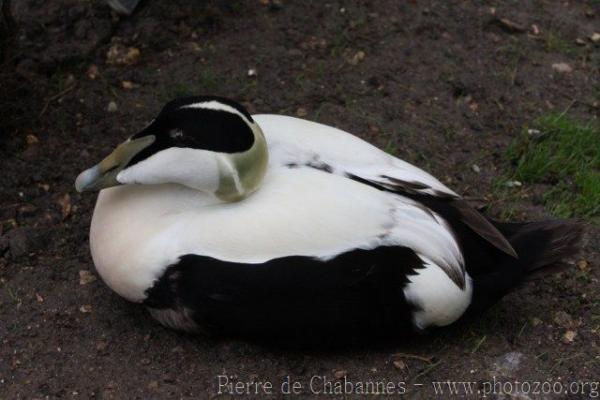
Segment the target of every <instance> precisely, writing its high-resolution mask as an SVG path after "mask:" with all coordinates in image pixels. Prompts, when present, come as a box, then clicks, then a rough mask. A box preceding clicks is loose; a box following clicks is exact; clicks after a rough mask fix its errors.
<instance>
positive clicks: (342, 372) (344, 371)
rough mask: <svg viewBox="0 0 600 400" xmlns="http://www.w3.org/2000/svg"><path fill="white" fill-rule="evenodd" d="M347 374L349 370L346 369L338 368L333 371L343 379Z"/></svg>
mask: <svg viewBox="0 0 600 400" xmlns="http://www.w3.org/2000/svg"><path fill="white" fill-rule="evenodd" d="M346 375H348V371H346V370H345V369H338V370H336V371H335V372H334V373H333V376H335V377H336V378H337V379H342V378H343V377H345V376H346Z"/></svg>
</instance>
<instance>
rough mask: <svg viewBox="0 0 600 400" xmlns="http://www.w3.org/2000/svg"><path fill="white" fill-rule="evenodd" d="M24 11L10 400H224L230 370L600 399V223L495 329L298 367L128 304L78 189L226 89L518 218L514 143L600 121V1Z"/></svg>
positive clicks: (8, 56) (9, 287)
mask: <svg viewBox="0 0 600 400" xmlns="http://www.w3.org/2000/svg"><path fill="white" fill-rule="evenodd" d="M12 3H13V4H12V15H13V18H14V21H15V24H16V25H15V28H14V30H13V31H12V34H11V35H10V37H8V38H7V37H6V36H4V37H3V41H4V42H5V43H8V45H7V46H6V49H7V53H5V55H4V56H5V57H4V58H5V59H4V61H3V64H2V66H1V67H0V77H1V79H2V83H1V84H2V92H3V93H2V99H1V100H0V101H1V103H0V121H1V123H0V129H1V134H2V136H1V137H0V151H1V153H0V154H1V157H0V184H1V188H2V190H1V193H0V221H1V224H0V318H1V322H0V341H1V347H0V399H55V398H61V399H63V398H69V399H70V398H82V399H87V398H96V399H111V398H114V399H126V398H127V399H128V398H131V399H134V398H135V399H158V398H182V399H204V398H211V397H215V396H217V395H218V394H219V379H221V383H223V382H224V379H225V378H224V377H221V378H219V375H225V376H228V377H229V379H230V382H231V381H234V382H235V381H238V380H239V381H241V382H246V381H259V382H263V383H265V382H271V384H272V385H273V390H272V392H273V394H272V395H271V397H273V398H279V397H282V396H284V394H282V392H281V384H282V382H284V380H285V379H286V376H290V377H291V378H290V379H291V380H292V381H298V382H300V385H301V386H302V388H300V389H299V392H300V393H299V394H298V395H290V397H297V398H301V397H309V396H311V395H314V394H315V393H317V394H318V393H319V392H321V395H322V396H323V397H324V398H326V397H332V396H334V394H335V393H336V389H335V387H336V386H335V384H336V382H341V383H343V384H346V383H347V382H350V383H351V384H353V385H355V386H354V389H351V391H353V392H354V394H353V395H352V394H351V395H349V396H347V397H353V396H356V397H357V398H362V397H364V396H362V395H360V392H359V391H358V390H357V389H356V385H357V384H358V383H360V382H362V383H366V382H368V381H372V382H373V381H375V382H386V383H387V382H392V383H393V384H395V385H396V387H398V386H401V385H399V383H402V382H405V386H404V389H405V393H403V394H402V393H398V392H400V391H401V390H399V391H397V392H396V394H394V395H391V396H390V397H400V396H401V395H402V396H404V397H406V398H413V399H420V398H423V399H428V398H432V396H433V394H434V392H433V391H434V388H433V387H432V384H431V382H436V381H446V380H452V381H469V382H471V381H473V382H477V383H476V384H475V386H473V389H474V390H475V391H477V390H478V389H479V390H480V393H479V394H473V395H471V396H467V397H472V398H476V397H483V396H484V391H485V390H489V389H490V386H486V384H485V383H484V382H486V381H490V380H492V382H493V379H496V380H497V381H499V382H511V383H512V384H513V387H514V389H513V390H512V396H513V398H519V399H527V398H562V397H565V398H590V397H594V392H593V390H592V389H593V385H588V386H587V387H583V389H582V387H581V386H577V385H575V386H573V385H571V387H570V388H568V385H569V383H570V382H574V381H578V382H582V383H584V382H588V383H590V382H591V383H593V382H596V385H598V383H597V382H598V381H600V301H599V294H600V288H599V285H598V279H599V278H600V272H599V270H600V269H599V266H600V257H599V256H598V252H597V249H598V248H600V230H599V229H598V226H597V225H592V224H588V226H587V229H586V230H587V233H586V235H585V238H584V241H583V243H582V247H583V251H582V253H581V255H580V256H579V257H578V258H576V259H574V260H572V265H570V267H569V268H568V269H567V270H566V271H565V272H562V273H558V274H553V275H548V276H546V277H544V278H543V279H541V280H538V281H535V282H531V283H528V284H527V285H525V286H524V287H523V288H521V289H520V290H518V291H516V292H514V293H513V294H511V295H509V296H508V297H506V298H505V299H504V300H503V301H502V302H501V303H500V304H498V305H497V306H495V307H494V308H493V309H491V310H490V311H489V312H487V313H486V314H485V315H483V316H482V317H481V318H480V319H478V320H474V321H463V322H460V323H459V324H457V325H456V326H453V327H450V328H448V329H443V330H440V331H437V332H433V333H431V334H429V335H425V336H421V337H416V338H414V339H403V340H402V341H400V342H399V343H396V344H394V345H391V346H390V345H386V346H379V345H377V344H375V343H366V344H365V346H364V347H360V348H353V349H342V350H340V349H338V350H335V351H328V352H323V351H319V352H316V351H289V350H282V349H275V348H270V347H269V346H264V345H256V344H251V343H245V342H243V341H232V340H218V339H207V338H204V337H195V336H190V335H185V334H180V333H177V332H173V331H171V330H168V329H165V328H163V327H161V326H160V325H158V323H156V322H154V321H153V320H152V319H151V318H150V316H149V315H148V314H147V313H146V311H145V310H144V309H143V308H141V307H140V306H138V305H135V304H130V303H128V302H126V301H125V300H123V299H121V298H119V297H118V296H117V295H116V294H114V293H112V292H111V291H110V290H109V289H108V288H107V287H106V286H105V285H104V284H103V283H102V281H101V280H100V279H95V278H97V275H96V272H95V270H94V267H93V264H92V261H91V258H90V254H89V247H88V228H89V223H90V217H91V213H92V210H93V205H94V201H95V195H93V194H85V195H80V194H78V193H76V192H75V191H74V189H73V182H74V179H75V177H76V176H77V174H78V173H79V172H80V171H82V170H83V169H84V168H87V167H89V166H91V165H93V164H94V163H96V162H97V161H98V160H100V159H101V157H103V156H104V155H106V154H107V153H108V152H109V151H110V149H111V148H113V147H114V146H115V145H116V144H117V143H118V142H120V141H122V140H123V139H124V138H126V137H127V136H129V135H131V134H133V133H135V132H137V130H139V129H141V128H142V127H143V126H144V125H145V124H146V123H147V122H148V121H149V120H151V119H152V118H153V116H154V115H155V114H156V113H157V112H158V110H159V109H160V107H161V105H162V104H163V103H164V102H165V101H167V100H169V99H170V98H173V97H176V96H180V95H184V94H190V93H195V94H218V95H222V96H227V97H231V98H234V99H238V100H240V101H242V102H243V103H244V104H246V105H247V107H248V108H249V109H250V110H251V111H252V112H261V113H266V112H269V113H283V114H289V115H298V116H303V117H305V118H308V119H312V120H316V121H319V122H323V123H326V124H330V125H334V126H337V127H340V128H343V129H345V130H348V131H350V132H353V133H355V134H357V135H359V136H361V137H363V138H365V139H367V140H369V141H371V142H372V143H375V144H377V145H378V146H380V147H382V148H385V149H386V150H388V151H390V152H392V153H394V154H396V155H397V156H399V157H401V158H404V159H405V160H407V161H410V162H413V163H416V164H417V165H420V166H422V167H423V168H425V169H427V170H429V171H430V172H432V173H433V174H434V175H437V176H438V177H440V178H441V179H442V180H443V181H445V182H446V183H447V184H449V185H450V186H451V187H452V188H454V189H455V190H457V191H459V192H460V193H462V194H464V195H465V196H470V197H472V198H473V199H474V200H477V201H480V202H482V203H491V207H490V212H491V213H492V214H493V215H501V212H502V211H503V206H504V204H502V202H501V201H498V199H497V198H496V196H495V194H494V193H495V192H494V182H495V181H496V180H497V178H498V176H500V175H501V174H502V173H504V171H506V169H507V168H510V165H508V163H507V161H506V159H505V157H504V152H505V149H506V146H507V145H508V143H509V142H510V140H511V138H513V137H515V136H516V135H518V134H520V132H522V130H523V129H524V127H526V126H527V125H528V124H530V123H531V121H533V120H534V119H535V118H537V117H538V116H540V115H543V114H545V113H549V112H567V113H568V114H569V115H572V116H574V117H576V118H582V119H583V120H590V119H593V118H597V116H598V114H599V113H600V108H599V106H598V103H599V101H600V73H599V69H600V44H598V43H594V42H593V41H592V40H591V35H592V34H593V33H594V31H596V32H599V31H600V3H599V2H598V1H594V0H588V1H558V0H547V1H544V0H535V1H534V0H523V1H519V2H516V1H504V2H493V1H476V2H475V1H474V2H471V1H445V0H439V1H420V0H413V1H394V0H381V1H366V0H364V1H348V2H342V1H335V0H331V1H302V2H301V1H288V0H280V1H275V0H271V1H258V0H252V1H250V0H248V1H225V0H223V1H216V0H211V1H197V2H187V1H183V0H178V1H173V2H161V1H153V0H147V1H142V3H141V4H140V6H139V8H138V9H137V10H136V12H135V13H134V15H132V16H131V17H129V18H119V17H117V16H116V15H113V14H111V12H110V10H109V8H108V7H107V6H105V4H104V3H103V2H102V1H97V2H96V1H91V0H90V1H85V0H79V1H75V0H61V1H48V2H46V1H41V0H18V1H13V2H12ZM5 40H8V41H7V42H6V41H5ZM563 64H564V65H563ZM474 165H475V166H474ZM525 193H526V195H525V196H521V197H522V198H520V199H519V201H518V205H517V207H516V210H515V213H514V214H515V215H516V217H517V218H518V219H542V218H547V217H549V214H548V212H547V211H546V210H545V209H544V207H543V206H542V205H541V203H542V201H541V198H540V189H539V188H537V190H536V188H532V190H531V191H530V192H527V191H526V192H525ZM527 193H529V195H527ZM258 312H260V310H258ZM324 317H325V318H326V316H324ZM365 323H368V321H365ZM339 335H340V337H341V336H343V335H344V332H343V331H341V332H339ZM315 377H316V378H315ZM344 377H345V378H344ZM311 379H312V383H313V386H312V387H311V385H310V384H311ZM515 380H518V381H528V382H531V391H533V389H534V386H535V382H540V386H538V393H541V392H542V388H544V387H545V388H546V389H547V388H548V385H545V386H541V384H542V383H544V382H550V384H552V385H554V386H553V387H555V388H560V387H561V386H560V385H563V386H562V390H560V392H561V394H560V395H556V394H538V393H534V394H531V393H529V394H527V393H525V392H526V390H525V388H523V387H521V389H519V388H518V386H517V384H514V381H515ZM324 382H329V383H330V386H327V385H323V383H324ZM557 382H558V383H557ZM419 384H423V386H421V385H419ZM347 387H349V386H348V385H347V384H346V388H345V389H344V390H347ZM497 387H498V386H496V388H497ZM504 387H505V388H507V387H506V386H504ZM328 388H330V389H328ZM576 388H579V389H577V392H575V389H576ZM265 390H266V389H265V388H264V386H262V389H260V388H259V395H260V394H261V393H262V394H264V391H265ZM446 390H447V389H446ZM458 390H459V392H460V393H461V395H460V396H457V397H464V391H461V388H460V387H459V388H458ZM596 390H600V388H598V387H597V386H596ZM225 391H227V390H225ZM250 392H252V393H254V389H252V388H251V389H250ZM322 392H325V393H322ZM519 392H521V393H519ZM567 392H569V393H567ZM582 392H583V393H582ZM332 393H333V394H332ZM356 393H359V394H358V395H357V394H356ZM259 395H256V396H259ZM596 395H598V392H596ZM236 396H237V395H233V397H236ZM240 396H241V395H240ZM518 396H521V397H518ZM438 397H439V398H449V397H451V396H450V395H449V394H448V392H447V391H446V392H445V394H444V395H439V396H438ZM487 397H488V398H510V396H504V395H492V394H490V395H488V396H487Z"/></svg>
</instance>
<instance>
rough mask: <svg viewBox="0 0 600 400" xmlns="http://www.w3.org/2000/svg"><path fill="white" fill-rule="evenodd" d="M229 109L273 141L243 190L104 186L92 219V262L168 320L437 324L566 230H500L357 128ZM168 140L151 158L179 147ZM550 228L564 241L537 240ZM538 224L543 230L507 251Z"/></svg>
mask: <svg viewBox="0 0 600 400" xmlns="http://www.w3.org/2000/svg"><path fill="white" fill-rule="evenodd" d="M199 104H206V102H205V103H199ZM211 104H212V103H211ZM211 107H217V108H218V106H214V104H212V105H211ZM227 111H228V112H230V111H231V110H230V109H228V110H227ZM233 111H236V110H233ZM239 118H242V119H246V120H248V121H252V123H254V124H256V125H258V126H259V127H260V129H261V131H262V133H264V138H265V139H266V147H267V149H268V154H269V162H268V165H267V166H266V170H265V172H264V178H262V181H261V184H260V187H259V188H258V189H256V190H253V191H254V192H253V193H252V194H249V195H244V196H240V197H243V199H242V200H240V201H234V202H231V201H223V199H222V198H219V196H215V195H213V194H210V193H206V192H204V191H200V190H197V189H196V188H192V187H189V186H184V185H181V184H177V183H162V184H152V185H124V186H117V187H113V188H109V189H104V190H102V191H101V192H100V195H99V198H98V202H97V204H96V208H95V211H94V216H93V221H92V227H91V232H90V239H91V249H92V256H93V259H94V263H95V264H96V267H97V269H98V272H99V273H100V275H101V276H102V278H103V279H104V280H105V281H106V283H107V284H108V285H109V286H110V287H111V288H112V289H114V290H115V291H116V292H117V293H119V294H120V295H121V296H123V297H125V298H127V299H129V300H132V301H136V302H142V303H144V304H145V305H146V306H147V307H148V308H149V309H150V311H151V313H152V315H153V316H154V317H156V318H157V319H158V320H159V321H161V322H162V323H164V324H166V325H168V326H171V327H174V328H178V329H184V330H209V331H217V332H225V333H231V334H239V333H241V334H251V335H258V336H260V335H268V336H282V335H283V336H285V335H286V334H289V333H292V334H294V335H295V336H303V335H306V334H307V333H308V332H309V331H311V330H314V329H317V330H319V331H321V332H322V333H324V332H327V331H331V330H339V329H344V328H348V329H351V330H352V331H353V332H354V333H357V332H359V331H365V330H367V331H371V333H373V332H374V331H385V332H387V333H388V334H393V332H394V331H397V332H398V333H399V334H400V333H402V330H407V329H410V328H411V327H414V328H417V329H423V328H427V327H430V326H444V325H448V324H450V323H452V322H454V321H456V320H457V319H458V318H460V317H461V316H462V315H463V314H464V313H465V312H466V311H467V310H468V309H469V308H472V309H483V308H486V307H487V306H489V305H490V304H492V303H493V302H494V301H496V300H497V299H498V298H500V297H501V296H502V295H504V294H505V293H506V292H507V291H508V290H509V289H510V288H512V287H513V286H514V285H516V284H517V283H518V282H520V281H521V280H522V279H523V277H524V276H525V275H527V273H528V271H530V270H531V269H534V268H537V267H540V266H542V265H545V263H547V262H551V261H556V259H557V258H560V257H562V256H563V255H564V253H565V251H566V250H570V249H571V245H572V244H573V242H574V241H575V239H576V237H577V232H578V230H576V229H575V228H570V229H566V230H564V229H563V230H560V229H559V230H558V231H557V230H556V229H554V228H556V226H553V229H551V230H548V229H546V230H540V229H539V228H541V227H542V226H541V225H540V226H537V227H536V229H532V227H534V226H533V225H529V226H528V227H524V226H520V227H516V226H511V227H505V226H502V227H499V228H500V230H504V231H505V232H507V236H509V237H508V238H505V237H504V235H503V233H502V232H500V231H499V230H498V229H497V228H496V227H495V226H494V224H493V223H491V222H490V221H488V220H487V219H485V218H484V217H483V216H481V215H480V214H479V213H478V212H477V211H475V210H473V209H471V208H470V207H468V206H467V205H466V204H465V203H464V201H462V200H461V199H460V197H459V196H458V195H457V194H456V193H454V192H453V191H452V190H450V189H449V188H447V187H446V186H445V185H443V184H442V183H441V182H439V181H438V180H437V179H435V178H434V177H432V176H431V175H429V174H428V173H426V172H424V171H423V170H421V169H419V168H417V167H415V166H412V165H410V164H408V163H405V162H403V161H401V160H399V159H397V158H394V157H392V156H390V155H388V154H386V153H385V152H383V151H381V150H379V149H377V148H375V147H373V146H372V145H370V144H368V143H366V142H364V141H362V140H361V139H359V138H357V137H355V136H352V135H350V134H348V133H346V132H343V131H340V130H338V129H335V128H332V127H328V126H325V125H321V124H316V123H313V122H309V121H304V120H300V119H297V118H292V117H285V116H277V115H255V116H252V117H250V116H248V115H245V114H244V115H240V116H239ZM170 132H171V134H173V132H174V131H173V130H171V131H170ZM179 150H181V149H179ZM179 150H177V151H174V152H171V153H168V152H163V153H162V155H161V157H162V160H160V161H161V163H163V165H169V164H173V163H178V162H182V161H180V160H179V157H180V155H181V153H180V152H179ZM184 150H185V149H184ZM157 159H158V158H157V157H155V158H154V159H150V160H146V161H143V162H142V163H139V165H140V168H141V167H142V166H143V165H144V164H143V163H146V164H145V165H146V168H148V167H147V166H148V165H150V163H152V162H158V161H157ZM152 160H154V161H152ZM219 163H221V162H220V161H219ZM221 164H222V163H221ZM225 164H227V165H229V164H228V163H227V162H225ZM178 168H180V169H181V170H183V171H185V169H186V165H185V162H183V165H179V166H178ZM189 168H193V165H191V164H190V166H189ZM131 174H132V173H130V175H131ZM221 175H222V173H221ZM139 179H140V178H139V174H138V175H136V177H134V178H131V180H132V181H134V182H137V181H139ZM153 179H154V178H153ZM221 180H222V179H221ZM155 181H156V179H155ZM232 181H233V182H234V183H235V185H233V186H236V187H238V189H239V187H240V186H244V181H240V180H239V179H237V175H235V174H234V176H233V179H232ZM160 182H164V180H158V181H157V182H154V183H160ZM191 186H193V185H191ZM217 192H218V191H217ZM236 200H237V199H236ZM523 232H525V234H523ZM517 233H519V234H520V235H518V234H517ZM511 236H512V239H513V240H511ZM559 236H560V239H561V240H562V243H563V245H565V246H564V247H566V249H561V251H560V252H559V251H557V250H556V248H548V247H547V246H546V244H545V243H546V242H549V241H550V239H557V238H559ZM533 239H536V240H538V241H539V240H543V241H544V244H543V245H539V244H538V246H539V248H537V249H536V248H532V249H531V254H530V255H526V256H523V255H522V254H519V256H522V257H521V260H519V259H518V258H517V257H515V256H516V254H515V253H514V251H515V250H516V253H517V254H518V253H519V251H524V250H525V249H524V245H525V243H526V242H528V241H529V240H533ZM551 250H552V251H551ZM553 251H554V252H553ZM525 263H529V265H526V264H525ZM496 275H497V276H496ZM492 277H493V279H492ZM474 301H478V303H477V304H475V305H473V302H474Z"/></svg>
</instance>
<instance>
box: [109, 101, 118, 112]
mask: <svg viewBox="0 0 600 400" xmlns="http://www.w3.org/2000/svg"><path fill="white" fill-rule="evenodd" d="M118 109H119V107H118V106H117V103H115V102H114V101H111V102H109V103H108V107H107V108H106V110H107V111H108V112H110V113H112V112H115V111H117V110H118Z"/></svg>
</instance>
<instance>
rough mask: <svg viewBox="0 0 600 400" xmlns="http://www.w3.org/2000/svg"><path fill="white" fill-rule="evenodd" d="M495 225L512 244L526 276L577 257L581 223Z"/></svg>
mask: <svg viewBox="0 0 600 400" xmlns="http://www.w3.org/2000/svg"><path fill="white" fill-rule="evenodd" d="M494 224H495V225H496V227H497V228H498V229H499V230H500V232H502V233H503V234H504V235H505V236H506V238H507V239H508V241H509V242H510V243H511V244H512V245H513V247H514V248H515V250H516V251H517V254H518V255H519V261H520V264H521V265H522V266H523V267H524V268H525V271H526V273H527V274H528V275H530V274H532V273H535V272H543V270H547V268H546V267H551V266H555V265H557V264H558V263H560V262H561V261H562V260H563V259H564V258H566V257H569V256H574V255H575V254H577V252H578V250H579V243H580V241H581V234H582V232H583V229H582V228H583V227H582V224H581V223H579V222H576V221H573V220H552V221H542V222H525V223H498V222H495V223H494Z"/></svg>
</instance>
